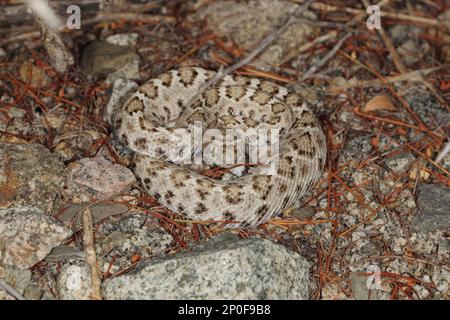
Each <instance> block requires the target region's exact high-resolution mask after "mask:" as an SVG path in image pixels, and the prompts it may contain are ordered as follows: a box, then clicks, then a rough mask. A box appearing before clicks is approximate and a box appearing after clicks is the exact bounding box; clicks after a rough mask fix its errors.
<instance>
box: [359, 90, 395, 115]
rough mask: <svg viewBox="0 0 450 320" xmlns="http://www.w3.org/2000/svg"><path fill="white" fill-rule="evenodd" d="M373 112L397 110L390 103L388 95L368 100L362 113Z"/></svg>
mask: <svg viewBox="0 0 450 320" xmlns="http://www.w3.org/2000/svg"><path fill="white" fill-rule="evenodd" d="M375 110H397V108H396V107H395V106H394V104H393V103H392V100H391V97H390V96H388V95H385V94H383V95H379V96H375V97H373V98H372V99H370V101H369V102H367V103H366V105H365V107H364V110H363V111H364V112H369V111H375Z"/></svg>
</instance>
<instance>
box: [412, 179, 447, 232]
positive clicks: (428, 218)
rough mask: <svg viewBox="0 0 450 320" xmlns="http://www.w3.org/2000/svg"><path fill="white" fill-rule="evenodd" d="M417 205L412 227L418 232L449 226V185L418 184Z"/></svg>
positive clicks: (444, 228)
mask: <svg viewBox="0 0 450 320" xmlns="http://www.w3.org/2000/svg"><path fill="white" fill-rule="evenodd" d="M417 206H418V208H419V211H418V212H416V214H415V215H414V216H413V218H412V223H411V225H412V227H413V228H414V229H415V230H416V231H418V232H433V231H436V230H447V229H449V228H450V187H445V186H441V185H434V184H425V183H422V184H420V185H419V191H418V198H417Z"/></svg>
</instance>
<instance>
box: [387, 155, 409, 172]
mask: <svg viewBox="0 0 450 320" xmlns="http://www.w3.org/2000/svg"><path fill="white" fill-rule="evenodd" d="M415 160H416V158H415V157H414V156H413V155H412V154H411V153H406V152H404V153H399V154H396V155H395V156H392V157H390V158H388V159H386V160H385V163H386V165H387V166H388V168H389V169H391V170H392V171H393V172H394V173H404V172H405V171H407V170H408V168H409V167H410V166H411V164H412V163H413V161H415Z"/></svg>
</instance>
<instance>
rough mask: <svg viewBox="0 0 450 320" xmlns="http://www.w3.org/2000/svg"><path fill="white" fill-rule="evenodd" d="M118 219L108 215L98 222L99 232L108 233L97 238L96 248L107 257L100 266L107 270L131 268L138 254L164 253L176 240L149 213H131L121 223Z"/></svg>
mask: <svg viewBox="0 0 450 320" xmlns="http://www.w3.org/2000/svg"><path fill="white" fill-rule="evenodd" d="M117 218H119V217H117ZM115 220H116V219H109V220H108V221H104V222H103V223H102V224H101V225H100V226H99V232H100V233H102V234H107V236H106V237H104V238H102V239H101V240H100V239H99V241H98V242H97V246H98V249H97V252H98V254H99V255H101V256H103V257H104V260H103V261H104V264H103V267H102V269H101V270H102V271H104V272H106V271H108V270H112V272H113V273H114V272H115V271H114V270H123V269H125V268H128V267H129V266H130V262H132V261H133V260H135V259H136V258H137V257H139V258H140V259H146V258H151V257H155V256H157V255H161V254H163V253H164V252H165V251H166V250H167V249H168V248H169V247H170V245H171V244H172V242H173V237H172V236H171V235H170V234H169V233H167V231H165V230H164V229H163V228H161V226H160V225H159V222H158V221H157V219H155V218H153V217H150V216H148V215H144V214H142V213H129V214H126V215H125V217H124V218H123V219H121V220H120V221H119V222H118V223H117V221H115ZM111 267H113V269H111Z"/></svg>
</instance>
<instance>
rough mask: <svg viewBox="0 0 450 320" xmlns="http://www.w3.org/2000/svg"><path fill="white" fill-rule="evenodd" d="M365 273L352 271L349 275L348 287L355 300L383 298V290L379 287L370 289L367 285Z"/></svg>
mask: <svg viewBox="0 0 450 320" xmlns="http://www.w3.org/2000/svg"><path fill="white" fill-rule="evenodd" d="M367 280H368V276H367V275H362V274H361V272H352V273H350V276H349V281H350V288H351V290H352V293H353V296H354V298H355V299H356V300H384V299H383V292H382V291H381V290H379V289H372V290H370V289H369V288H368V286H367Z"/></svg>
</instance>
